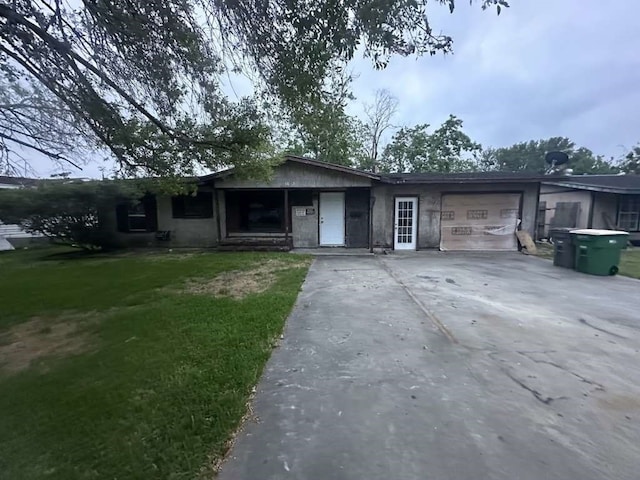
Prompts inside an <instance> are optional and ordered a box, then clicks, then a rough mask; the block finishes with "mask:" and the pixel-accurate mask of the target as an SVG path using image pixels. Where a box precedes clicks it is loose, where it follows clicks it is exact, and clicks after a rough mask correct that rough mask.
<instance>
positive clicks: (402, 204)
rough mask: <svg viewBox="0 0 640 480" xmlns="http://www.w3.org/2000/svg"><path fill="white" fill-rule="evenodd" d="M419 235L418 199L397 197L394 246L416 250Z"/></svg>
mask: <svg viewBox="0 0 640 480" xmlns="http://www.w3.org/2000/svg"><path fill="white" fill-rule="evenodd" d="M417 236H418V199H417V198H416V197H397V198H396V215H395V221H394V229H393V239H394V240H393V248H394V249H396V250H415V249H416V239H417Z"/></svg>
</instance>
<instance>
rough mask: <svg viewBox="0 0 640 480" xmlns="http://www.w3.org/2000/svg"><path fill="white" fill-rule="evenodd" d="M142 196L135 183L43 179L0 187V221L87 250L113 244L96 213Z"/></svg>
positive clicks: (111, 236)
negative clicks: (25, 185) (16, 186)
mask: <svg viewBox="0 0 640 480" xmlns="http://www.w3.org/2000/svg"><path fill="white" fill-rule="evenodd" d="M141 196H142V190H141V188H140V184H138V183H136V182H127V181H116V180H103V181H87V182H83V181H68V180H43V181H42V183H40V184H39V185H38V186H37V187H34V188H25V189H7V190H0V221H1V222H3V223H14V224H18V225H20V226H21V227H22V228H23V229H24V230H25V231H27V232H29V233H40V234H42V235H45V236H46V237H49V238H50V239H52V240H53V241H54V242H57V243H63V244H67V245H75V246H78V247H81V248H85V249H89V250H110V249H113V248H115V247H116V243H115V238H114V234H113V232H111V231H109V230H108V229H105V228H102V224H101V221H100V217H99V215H98V212H100V211H102V210H105V209H108V208H114V207H115V205H116V204H118V203H135V201H136V200H137V199H138V198H140V197H141Z"/></svg>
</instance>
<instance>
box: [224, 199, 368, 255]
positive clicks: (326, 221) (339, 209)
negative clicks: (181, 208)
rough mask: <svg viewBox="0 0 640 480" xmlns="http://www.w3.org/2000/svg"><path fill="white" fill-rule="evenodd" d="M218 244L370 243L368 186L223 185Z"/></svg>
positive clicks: (283, 248)
mask: <svg viewBox="0 0 640 480" xmlns="http://www.w3.org/2000/svg"><path fill="white" fill-rule="evenodd" d="M217 199H218V202H217V205H218V208H219V212H218V218H219V219H220V223H221V225H220V242H219V243H220V248H221V249H223V250H279V251H287V250H291V249H292V248H319V247H342V248H349V249H351V248H359V249H368V248H370V244H369V239H370V237H371V236H370V229H371V225H370V218H371V215H370V208H371V207H370V188H362V187H356V188H342V189H332V190H325V189H311V188H291V189H289V188H272V189H266V188H261V189H221V190H219V191H218V192H217Z"/></svg>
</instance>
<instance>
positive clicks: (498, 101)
mask: <svg viewBox="0 0 640 480" xmlns="http://www.w3.org/2000/svg"><path fill="white" fill-rule="evenodd" d="M479 3H480V2H476V4H475V5H473V6H470V5H469V4H468V2H464V1H461V2H458V6H457V8H456V10H455V11H454V13H453V14H452V15H451V14H449V13H448V10H447V9H443V8H441V7H436V8H433V9H432V10H431V12H430V19H432V22H431V23H432V25H433V26H434V27H436V28H437V29H441V30H442V32H443V33H446V34H448V35H451V36H452V37H453V39H454V54H453V55H449V56H435V57H429V58H419V59H410V58H402V59H398V58H396V59H394V60H393V61H392V62H391V65H390V66H389V67H388V68H387V69H386V70H385V71H383V72H375V71H373V70H372V69H371V68H370V67H369V65H368V64H367V63H366V62H364V61H358V62H356V64H355V69H356V71H357V72H358V73H359V74H360V77H359V79H358V80H357V82H356V85H355V91H356V93H357V94H358V96H359V97H360V99H361V100H363V101H367V99H369V101H370V99H371V97H372V95H373V93H374V92H375V90H376V89H379V88H385V89H388V90H390V91H391V92H392V93H393V95H395V96H396V97H397V98H398V99H399V102H400V103H399V114H398V121H397V122H396V123H399V124H405V125H413V124H416V123H429V124H431V125H438V124H440V123H442V121H444V120H445V119H446V118H447V116H448V115H449V114H450V113H451V114H454V115H457V116H458V117H460V118H461V119H463V120H464V122H465V124H464V126H465V131H466V132H467V133H468V134H469V135H470V136H471V138H472V139H473V140H475V141H477V142H480V143H482V145H484V146H507V145H511V144H513V143H516V142H520V141H526V140H530V139H539V138H548V137H551V136H567V137H569V138H571V139H573V140H574V141H575V142H576V143H577V144H578V145H583V146H586V147H588V148H590V149H592V150H593V151H594V152H596V153H598V154H602V155H606V156H607V157H609V156H614V157H618V156H620V154H621V153H622V152H623V151H624V149H625V147H626V148H629V147H631V146H633V145H634V144H636V143H637V142H639V141H640V27H639V26H638V18H639V16H640V3H638V2H635V1H632V0H627V1H623V0H619V1H615V2H605V1H602V0H565V1H558V0H511V1H510V2H509V3H510V4H511V7H510V8H509V9H506V10H503V11H502V14H501V15H500V16H497V15H496V12H495V10H486V11H482V10H481V9H480V8H479V5H478V4H479ZM358 109H359V107H357V106H354V107H353V111H354V112H356V111H358Z"/></svg>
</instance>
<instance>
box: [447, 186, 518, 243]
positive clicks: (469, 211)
mask: <svg viewBox="0 0 640 480" xmlns="http://www.w3.org/2000/svg"><path fill="white" fill-rule="evenodd" d="M519 215H520V194H519V193H482V194H450V195H443V197H442V209H441V214H440V217H441V223H440V225H441V235H440V248H441V250H517V249H518V240H517V238H516V235H515V232H516V228H517V226H518V223H519Z"/></svg>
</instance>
